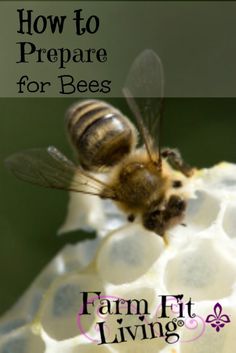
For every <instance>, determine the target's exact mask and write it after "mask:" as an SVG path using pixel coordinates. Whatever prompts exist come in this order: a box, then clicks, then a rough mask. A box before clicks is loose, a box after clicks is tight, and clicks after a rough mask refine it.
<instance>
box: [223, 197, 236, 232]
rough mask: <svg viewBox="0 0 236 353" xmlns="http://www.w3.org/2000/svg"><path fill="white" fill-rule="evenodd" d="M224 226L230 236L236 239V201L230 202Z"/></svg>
mask: <svg viewBox="0 0 236 353" xmlns="http://www.w3.org/2000/svg"><path fill="white" fill-rule="evenodd" d="M223 228H224V230H225V232H226V234H227V235H228V236H229V237H230V238H232V239H236V201H232V202H229V203H228V205H227V207H226V210H225V213H224V218H223Z"/></svg>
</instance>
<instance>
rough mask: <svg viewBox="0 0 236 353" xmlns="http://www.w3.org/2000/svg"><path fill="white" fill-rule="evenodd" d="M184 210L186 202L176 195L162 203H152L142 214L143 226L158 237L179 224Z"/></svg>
mask: <svg viewBox="0 0 236 353" xmlns="http://www.w3.org/2000/svg"><path fill="white" fill-rule="evenodd" d="M185 210H186V200H185V199H184V198H183V197H182V196H180V195H177V194H172V195H170V197H169V199H168V200H166V201H165V202H164V203H163V202H162V203H160V202H158V201H154V202H152V203H151V205H150V206H149V207H148V209H147V211H145V212H144V213H143V225H144V227H145V228H146V229H149V230H151V231H153V232H155V233H157V234H158V235H160V236H164V233H165V231H166V230H167V229H168V228H169V227H171V226H173V225H174V224H178V223H180V222H181V220H182V218H183V216H184V211H185Z"/></svg>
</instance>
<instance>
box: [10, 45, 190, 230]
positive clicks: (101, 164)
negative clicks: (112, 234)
mask: <svg viewBox="0 0 236 353" xmlns="http://www.w3.org/2000/svg"><path fill="white" fill-rule="evenodd" d="M163 77H164V76H163V68H162V64H161V61H160V59H159V57H158V55H157V54H156V53H155V52H153V51H152V50H145V51H144V52H142V53H141V54H140V55H139V56H138V57H137V58H136V59H135V61H134V63H133V65H132V66H131V69H130V71H129V74H128V76H127V80H126V83H125V86H124V89H123V92H124V96H125V98H126V99H127V103H128V105H129V107H130V109H131V111H132V112H133V114H134V118H135V119H136V126H137V127H135V125H134V124H133V123H132V122H131V121H130V120H129V119H128V118H127V117H126V116H124V115H123V114H122V113H121V112H120V111H119V110H118V109H116V108H114V107H113V106H111V105H110V104H108V103H106V102H103V101H100V100H85V101H83V102H80V103H78V104H76V105H74V106H72V107H71V108H70V109H69V111H68V113H67V116H66V125H67V131H68V135H69V138H70V141H71V144H72V146H73V148H74V150H75V151H76V154H77V159H78V162H79V163H78V164H75V163H73V162H72V161H70V160H69V159H67V157H65V156H64V155H63V154H62V153H61V152H60V151H58V150H57V149H56V148H55V147H48V148H47V149H32V150H28V151H24V152H20V153H17V154H14V155H12V156H10V157H9V158H8V160H7V166H8V168H9V169H10V170H11V171H12V172H13V173H14V174H15V175H16V176H17V177H18V178H20V179H22V180H24V181H28V182H30V183H33V184H38V185H40V186H43V187H46V188H56V189H64V190H69V191H75V192H79V193H85V194H91V195H97V196H99V197H100V198H102V199H111V200H113V201H114V202H115V203H116V204H117V206H118V207H119V208H120V209H121V210H123V211H124V212H125V213H126V214H127V218H128V220H129V221H131V222H132V221H134V219H135V218H136V217H137V216H139V217H140V218H141V222H142V224H143V226H144V227H145V228H146V229H148V230H150V231H153V232H155V233H157V234H158V235H160V236H164V234H165V232H166V231H167V230H168V229H169V228H171V227H172V226H173V225H175V224H180V223H181V222H182V219H183V217H184V213H185V209H186V204H187V199H186V196H185V195H184V193H183V191H182V186H183V184H184V182H185V181H186V179H187V178H188V177H190V176H191V175H192V171H193V169H192V168H191V167H190V166H188V165H187V164H185V163H184V161H183V160H182V158H181V156H180V154H179V152H178V151H177V150H172V149H169V148H165V149H164V148H161V141H160V131H161V121H162V117H163V98H164V94H163V91H164V88H163V87H164V78H163ZM138 134H139V136H138ZM139 137H140V138H141V139H142V144H141V146H140V147H138V138H139ZM176 171H178V172H176ZM101 172H103V173H105V174H106V179H105V181H104V179H101V178H99V176H98V174H96V173H101ZM176 175H177V176H178V177H176Z"/></svg>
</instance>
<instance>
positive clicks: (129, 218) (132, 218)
mask: <svg viewBox="0 0 236 353" xmlns="http://www.w3.org/2000/svg"><path fill="white" fill-rule="evenodd" d="M127 219H128V221H129V222H131V223H132V222H134V220H135V215H133V214H132V213H131V214H129V215H128V217H127Z"/></svg>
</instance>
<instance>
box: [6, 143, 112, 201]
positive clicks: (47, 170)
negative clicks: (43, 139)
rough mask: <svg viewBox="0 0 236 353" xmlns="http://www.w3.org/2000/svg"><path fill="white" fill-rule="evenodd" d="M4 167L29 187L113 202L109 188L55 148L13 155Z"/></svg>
mask: <svg viewBox="0 0 236 353" xmlns="http://www.w3.org/2000/svg"><path fill="white" fill-rule="evenodd" d="M6 165H7V167H8V168H9V169H10V171H11V172H12V173H13V174H14V175H15V176H16V177H18V178H19V179H21V180H23V181H27V182H30V183H32V184H37V185H39V186H43V187H45V188H55V189H64V190H69V191H76V192H81V193H85V194H91V195H97V196H102V197H104V198H112V199H113V198H114V199H115V195H114V192H113V190H112V188H110V187H109V186H108V185H106V184H105V183H103V182H102V181H100V180H98V179H97V178H95V177H93V176H92V175H90V174H89V173H87V172H85V171H84V170H83V169H81V168H79V167H77V166H76V165H75V164H74V163H73V162H71V161H70V160H69V159H67V157H65V156H64V155H63V154H62V153H61V152H60V151H58V150H57V149H56V148H55V147H48V148H47V149H41V148H38V149H32V150H27V151H23V152H19V153H16V154H14V155H12V156H10V157H9V158H8V159H7V160H6ZM104 190H106V191H104ZM104 192H105V194H104Z"/></svg>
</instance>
